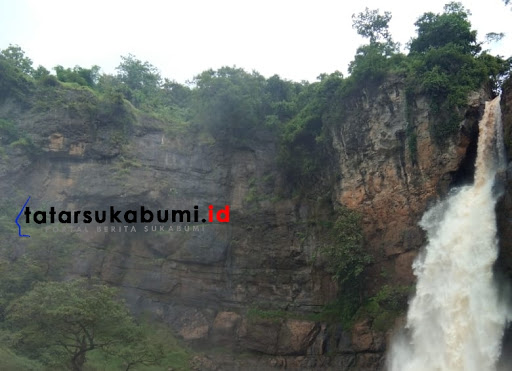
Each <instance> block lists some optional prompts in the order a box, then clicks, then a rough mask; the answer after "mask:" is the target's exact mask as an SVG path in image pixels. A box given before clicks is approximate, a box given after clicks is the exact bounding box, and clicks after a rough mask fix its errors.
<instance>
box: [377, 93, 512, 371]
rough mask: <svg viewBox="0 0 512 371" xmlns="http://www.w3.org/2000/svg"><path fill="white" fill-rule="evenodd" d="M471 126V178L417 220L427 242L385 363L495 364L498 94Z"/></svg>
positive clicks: (458, 367)
mask: <svg viewBox="0 0 512 371" xmlns="http://www.w3.org/2000/svg"><path fill="white" fill-rule="evenodd" d="M479 130H480V132H479V137H478V153H477V160H476V169H475V182H474V185H472V186H467V187H463V188H460V189H458V190H456V191H454V192H452V193H451V194H450V196H449V197H448V198H447V199H446V200H444V201H443V202H441V203H439V204H437V205H436V206H434V207H433V208H432V209H430V210H429V211H427V212H426V213H425V215H424V216H423V218H422V220H421V222H420V226H421V227H422V228H423V229H424V230H425V231H426V232H427V237H428V245H427V247H426V249H425V251H423V252H422V253H421V254H420V256H418V258H417V259H416V261H415V262H414V264H413V269H414V274H415V275H416V276H417V279H418V280H417V285H416V295H415V297H414V298H413V299H412V300H411V302H410V305H409V311H408V313H407V324H406V333H405V334H404V335H403V336H399V337H397V338H396V339H395V341H394V342H393V344H392V346H391V350H390V354H389V355H388V362H387V365H388V370H390V371H493V370H496V363H497V361H498V358H499V356H500V350H501V341H502V337H503V332H504V329H505V326H506V323H507V320H508V319H507V313H508V312H507V308H506V305H505V304H503V302H502V301H500V299H499V297H498V290H497V288H496V286H495V282H494V279H493V271H492V268H493V264H494V262H495V261H496V258H497V256H498V247H497V238H496V215H495V212H494V206H495V203H496V198H497V197H496V195H495V194H493V184H494V179H495V176H496V172H497V170H498V169H499V168H500V166H502V165H503V164H500V162H501V161H503V159H504V156H503V153H502V151H503V139H502V134H501V131H502V127H501V111H500V100H499V97H497V98H496V99H494V100H493V101H491V102H487V103H486V107H485V113H484V115H483V117H482V119H481V121H480V124H479ZM497 133H499V134H497Z"/></svg>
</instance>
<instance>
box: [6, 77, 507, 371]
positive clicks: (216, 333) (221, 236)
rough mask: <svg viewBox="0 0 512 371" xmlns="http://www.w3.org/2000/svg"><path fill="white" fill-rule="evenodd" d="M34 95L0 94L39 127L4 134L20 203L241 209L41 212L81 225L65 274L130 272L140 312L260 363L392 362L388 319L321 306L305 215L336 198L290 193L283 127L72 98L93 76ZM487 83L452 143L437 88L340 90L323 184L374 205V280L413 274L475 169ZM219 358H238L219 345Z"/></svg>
mask: <svg viewBox="0 0 512 371" xmlns="http://www.w3.org/2000/svg"><path fill="white" fill-rule="evenodd" d="M38 94H39V95H36V96H34V98H33V99H31V100H30V101H28V102H26V104H25V106H22V105H20V104H18V103H15V102H13V101H6V102H4V103H3V104H2V106H1V107H0V117H3V118H6V119H9V120H11V121H13V122H15V123H16V125H18V126H19V127H20V129H21V130H22V131H26V132H28V133H29V134H28V136H29V139H30V142H31V145H30V146H27V145H16V146H5V148H6V149H5V151H4V154H3V156H2V159H1V160H0V177H1V182H0V185H1V191H2V192H3V194H4V195H6V196H7V197H8V198H9V199H11V200H12V201H13V203H14V204H15V205H16V206H17V207H18V210H19V207H21V205H23V203H24V201H25V200H26V198H27V196H28V195H31V197H32V198H31V201H30V204H29V205H28V206H30V207H31V208H32V209H33V210H37V209H44V208H45V207H46V206H48V205H50V206H54V207H55V208H57V209H66V210H75V209H76V210H86V209H90V210H105V209H107V208H108V207H109V206H111V205H112V206H115V207H116V209H124V210H127V209H130V208H140V205H144V206H145V207H148V208H152V209H190V210H192V208H193V206H194V205H198V206H199V210H200V213H201V214H200V218H202V217H206V211H207V208H208V205H210V204H212V205H214V207H215V209H216V210H217V209H218V208H221V207H224V206H225V205H230V208H231V215H230V222H229V223H224V224H212V225H204V229H203V224H200V225H199V226H200V228H199V231H193V230H192V229H191V228H190V229H188V230H186V229H185V225H180V224H179V223H176V224H173V225H172V226H173V230H172V231H169V228H168V227H169V224H167V225H166V226H165V228H164V230H162V231H161V230H160V224H159V223H154V224H151V225H149V230H148V231H145V230H144V226H142V225H137V226H136V228H135V229H136V231H134V232H130V230H131V227H129V228H128V231H124V229H123V230H122V231H120V230H119V229H116V228H115V229H114V230H111V229H108V232H105V230H104V229H101V231H100V232H98V231H97V229H96V226H89V227H88V232H75V233H72V232H69V231H65V232H61V231H59V232H53V230H52V229H50V230H49V231H46V232H45V230H44V228H43V227H39V230H38V231H37V233H39V234H35V235H34V236H33V237H32V238H37V236H39V235H43V234H45V235H46V236H48V235H49V234H51V238H55V239H61V238H63V236H64V235H69V234H70V233H72V234H74V237H75V246H74V248H73V250H72V259H71V261H70V264H69V266H68V269H67V271H68V274H69V275H82V276H89V277H99V278H100V279H102V280H104V281H106V282H109V283H111V284H113V285H116V286H119V287H120V288H121V289H122V293H123V296H124V297H125V298H126V300H127V302H128V304H129V305H130V307H131V308H132V309H133V310H134V312H136V313H143V312H149V313H151V314H152V315H153V316H154V317H156V318H158V319H159V320H161V321H164V322H166V323H168V324H169V325H170V326H171V327H172V328H173V329H174V330H175V331H176V332H177V333H178V334H179V335H180V336H181V337H182V338H184V339H185V340H187V341H191V342H193V343H197V344H199V345H201V344H203V345H204V344H206V345H208V346H218V345H221V346H226V347H228V348H234V349H242V350H250V351H256V352H258V354H260V356H259V357H252V358H250V360H246V361H244V362H248V363H249V364H253V363H254V365H258V367H260V368H264V367H269V368H272V367H288V368H293V367H313V368H314V367H333V368H335V369H348V368H349V367H354V366H355V367H356V369H365V368H371V369H376V368H377V367H379V365H382V354H383V351H384V349H385V343H386V339H385V336H386V334H384V333H382V332H379V331H377V330H375V329H374V328H373V327H372V323H371V321H368V320H361V321H360V322H358V323H356V324H355V326H354V327H353V329H344V328H342V327H341V326H336V325H327V324H325V323H320V322H315V321H313V320H311V319H310V317H309V315H310V314H312V313H315V312H318V311H320V310H321V308H322V307H323V306H324V305H325V304H327V303H329V302H331V301H332V300H334V299H335V297H336V290H337V288H336V285H335V284H334V283H333V281H332V279H331V277H330V275H329V274H328V273H327V272H326V271H325V269H324V266H323V263H322V259H315V257H316V256H317V255H318V254H319V251H320V248H321V244H322V233H325V231H321V230H312V229H311V228H310V227H308V225H309V223H310V220H311V219H314V218H318V216H319V215H322V214H325V215H328V213H327V210H324V209H323V208H322V207H319V206H318V202H317V201H316V200H312V199H308V198H304V197H302V198H301V197H293V198H290V197H283V196H282V193H281V192H280V189H281V188H282V185H283V182H284V178H283V176H282V172H281V171H280V169H279V166H278V163H277V161H276V157H277V152H278V142H277V139H276V138H275V137H274V136H272V135H271V134H270V133H268V132H266V131H265V130H261V131H257V132H255V133H254V137H253V138H252V139H251V140H250V141H247V142H244V143H239V144H238V145H233V144H231V145H230V146H227V147H226V146H224V145H223V144H222V143H220V142H216V141H215V139H214V138H213V137H212V136H211V135H210V134H208V133H206V132H202V131H200V130H198V129H190V130H188V129H176V128H174V129H169V128H168V127H166V126H165V125H164V124H163V123H161V122H160V121H158V120H157V119H155V118H151V117H149V116H145V115H143V114H140V113H134V114H132V116H130V117H128V118H127V120H129V121H130V122H131V124H130V125H128V124H126V123H123V122H122V120H121V122H120V121H119V120H118V119H116V116H115V115H105V114H103V115H102V114H99V115H98V114H94V115H92V114H90V113H88V112H87V111H86V110H84V109H83V108H81V107H78V108H77V107H76V105H75V102H87V101H91V102H93V101H94V98H93V97H92V95H91V93H90V92H88V91H86V90H82V91H79V90H73V89H65V88H61V90H60V93H59V94H60V96H59V101H60V102H61V103H60V104H59V105H58V106H55V105H52V108H51V109H49V108H47V107H46V106H45V105H44V104H42V103H41V102H43V103H44V102H45V101H46V102H49V101H51V100H52V99H55V97H45V96H41V94H42V93H38ZM486 98H487V97H486V95H485V93H484V92H481V93H475V94H474V95H472V96H471V97H470V99H469V103H468V107H467V110H466V112H465V117H466V119H465V120H464V121H463V122H461V130H460V132H459V133H458V134H457V136H456V137H455V138H454V139H453V140H449V141H448V142H447V143H445V144H444V145H443V146H439V145H437V144H436V143H435V142H434V140H433V137H432V136H431V131H430V129H429V127H430V125H431V119H432V118H431V117H430V113H429V106H428V103H427V101H426V99H424V98H421V97H420V98H417V99H416V100H415V102H413V103H410V104H409V105H408V104H407V102H406V99H405V91H404V85H403V82H402V81H401V80H399V79H390V80H387V81H386V82H385V83H384V84H382V85H381V86H380V87H377V88H375V89H374V90H372V91H363V92H362V93H361V94H360V95H357V96H354V97H353V98H352V100H351V101H348V102H343V104H344V106H345V107H346V115H344V119H343V121H342V122H340V124H339V125H338V126H335V127H332V128H331V129H330V134H331V135H330V140H331V141H332V148H333V149H334V158H333V159H332V162H331V164H332V165H331V164H330V165H328V166H332V169H328V171H330V172H332V173H333V174H335V176H334V177H333V179H335V182H334V184H328V185H327V186H328V187H330V195H332V196H331V197H330V199H329V200H328V204H329V205H331V206H332V205H333V204H336V203H338V204H342V205H345V206H347V207H348V208H350V209H353V210H357V211H359V212H360V213H361V214H362V216H363V230H364V238H365V249H366V250H367V251H368V252H369V253H370V254H371V255H372V257H373V263H372V265H371V266H369V267H368V269H367V270H366V271H365V273H364V275H365V283H366V290H367V291H368V292H369V293H374V292H376V291H377V290H378V289H379V287H381V286H382V285H383V284H390V285H410V284H411V283H413V282H414V277H413V275H412V270H411V263H412V260H413V259H414V257H415V256H416V254H417V252H418V249H419V248H420V247H421V246H422V244H423V242H424V236H423V233H422V231H421V229H420V228H419V227H418V226H417V222H418V220H419V218H420V217H421V215H422V213H423V212H424V211H425V209H426V208H427V207H428V206H429V205H430V204H431V203H432V202H434V201H435V200H436V199H437V198H439V197H441V196H443V195H444V194H445V193H446V192H447V190H448V187H449V186H450V185H451V184H454V183H457V182H461V181H464V180H467V179H468V176H469V177H470V176H471V166H470V164H471V163H472V152H474V146H475V143H476V142H475V133H477V125H476V124H477V121H478V118H479V115H480V114H481V112H482V109H483V102H484V100H485V99H486ZM507 102H508V101H507ZM93 103H94V102H93ZM125 104H126V103H125ZM130 112H132V111H130ZM412 138H415V139H412ZM22 144H23V143H22ZM468 174H469V175H468ZM323 186H326V185H325V184H324V185H323ZM152 226H154V227H155V228H156V229H157V231H154V232H153V231H151V227H152ZM179 227H181V230H178V228H179ZM5 242H6V245H5V246H4V248H3V253H4V254H15V255H20V254H22V253H23V251H24V248H25V247H24V244H26V241H24V240H21V241H20V239H19V237H17V236H16V235H13V236H7V237H6V238H5ZM8 246H9V248H8ZM10 246H14V249H12V248H11V247H10ZM9 249H10V250H13V251H14V252H13V251H8V250H9ZM510 251H512V249H511V250H510ZM263 312H264V313H266V314H265V315H261V313H263ZM258 313H259V314H260V315H258ZM269 313H273V314H274V315H272V316H271V315H269ZM287 313H293V315H288V314H287ZM197 362H198V364H199V365H198V367H199V368H203V369H204V368H208V367H210V368H211V367H214V366H213V365H209V364H208V362H209V360H207V359H206V360H205V359H198V360H197ZM215 362H216V363H217V364H218V365H220V366H222V365H224V366H225V367H228V366H226V365H228V364H229V365H231V366H230V367H234V366H233V365H236V364H237V362H242V361H240V360H234V359H232V358H230V357H229V356H218V357H217V359H216V360H215Z"/></svg>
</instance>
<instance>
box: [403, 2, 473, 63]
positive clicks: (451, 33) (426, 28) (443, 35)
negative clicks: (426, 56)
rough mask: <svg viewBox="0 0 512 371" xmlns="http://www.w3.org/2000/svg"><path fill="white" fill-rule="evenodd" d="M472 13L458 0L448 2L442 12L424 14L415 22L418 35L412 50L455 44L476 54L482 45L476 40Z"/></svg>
mask: <svg viewBox="0 0 512 371" xmlns="http://www.w3.org/2000/svg"><path fill="white" fill-rule="evenodd" d="M470 15H471V12H470V11H469V10H467V9H465V8H464V6H463V5H462V4H461V3H456V2H451V3H449V4H446V5H445V6H444V13H442V14H434V13H432V12H428V13H425V14H423V15H422V16H421V17H420V18H419V19H418V21H416V23H415V24H414V25H415V26H416V28H417V32H418V37H417V38H415V39H413V40H412V42H411V45H410V50H411V52H418V53H425V52H427V51H428V50H429V49H430V48H441V47H443V46H446V45H448V44H453V45H456V46H459V47H461V48H462V51H463V52H464V53H468V54H472V55H476V54H477V53H478V52H480V50H481V47H480V44H478V43H477V42H476V31H474V30H471V23H470V22H469V16H470Z"/></svg>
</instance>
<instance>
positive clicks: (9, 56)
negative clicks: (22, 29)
mask: <svg viewBox="0 0 512 371" xmlns="http://www.w3.org/2000/svg"><path fill="white" fill-rule="evenodd" d="M0 54H1V55H2V56H3V57H4V58H5V59H6V60H7V61H9V62H10V63H12V64H13V65H14V66H15V67H17V68H19V69H20V70H21V72H23V73H24V74H27V75H31V74H32V72H33V71H34V69H33V68H32V60H31V59H30V58H28V57H25V52H24V51H23V50H22V49H21V48H20V47H19V46H18V45H12V44H9V47H8V48H7V49H4V50H2V51H1V52H0Z"/></svg>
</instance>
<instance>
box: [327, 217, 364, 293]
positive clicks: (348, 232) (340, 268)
mask: <svg viewBox="0 0 512 371" xmlns="http://www.w3.org/2000/svg"><path fill="white" fill-rule="evenodd" d="M330 233H331V236H330V239H329V243H327V244H326V245H325V246H324V248H323V250H322V253H323V254H324V255H325V257H326V258H327V270H328V271H329V272H331V273H332V274H333V277H334V279H335V280H336V281H337V282H338V283H339V285H340V286H341V288H342V290H343V289H344V288H345V287H359V286H360V283H361V282H360V277H361V273H362V272H363V270H364V268H365V267H366V266H367V265H368V264H370V263H371V257H370V256H369V255H367V254H366V253H365V252H364V250H363V231H362V227H361V215H360V214H359V213H357V212H356V211H353V210H350V209H348V208H346V207H342V208H340V210H338V213H337V218H336V221H335V222H334V225H333V227H332V228H331V231H330Z"/></svg>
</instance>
